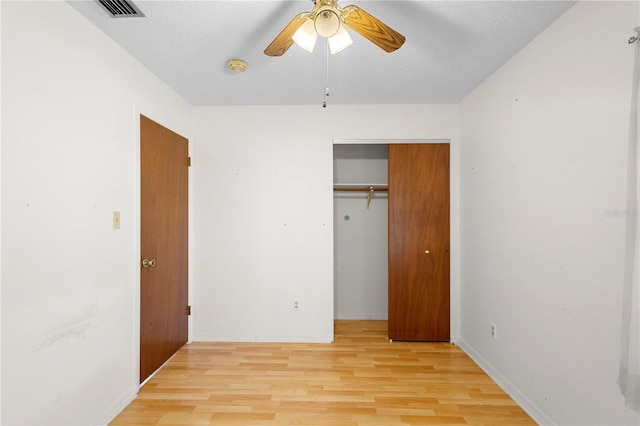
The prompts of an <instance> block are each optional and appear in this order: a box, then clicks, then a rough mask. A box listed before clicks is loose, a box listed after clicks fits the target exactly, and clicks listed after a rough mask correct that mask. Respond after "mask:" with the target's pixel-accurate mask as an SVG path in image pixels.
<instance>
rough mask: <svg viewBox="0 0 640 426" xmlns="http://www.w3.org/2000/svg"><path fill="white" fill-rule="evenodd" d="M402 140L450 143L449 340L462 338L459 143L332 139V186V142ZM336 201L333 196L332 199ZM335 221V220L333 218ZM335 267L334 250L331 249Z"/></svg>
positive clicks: (445, 140) (431, 140)
mask: <svg viewBox="0 0 640 426" xmlns="http://www.w3.org/2000/svg"><path fill="white" fill-rule="evenodd" d="M400 144H449V235H450V244H449V245H450V247H449V248H450V263H449V277H450V278H449V292H450V298H449V300H450V302H449V327H450V342H451V343H458V342H459V341H460V333H459V331H460V320H459V318H460V272H459V271H460V267H459V266H460V245H459V241H460V220H459V210H460V209H459V207H458V202H459V201H458V200H459V180H458V176H459V172H458V167H459V151H458V146H457V144H453V143H451V139H450V138H424V139H406V138H404V139H402V138H400V139H333V140H332V144H331V152H332V156H331V179H332V182H331V185H332V186H333V175H334V170H333V146H334V145H400ZM331 203H332V204H331V205H332V206H333V205H334V204H333V198H332V202H331ZM331 223H332V224H333V221H332V222H331ZM334 244H335V229H333V228H332V233H331V247H332V250H333V247H334ZM332 256H333V264H334V271H335V252H332ZM335 285H336V283H335V274H334V279H333V287H332V289H333V291H334V293H333V294H332V298H333V311H334V315H335V309H336V307H335Z"/></svg>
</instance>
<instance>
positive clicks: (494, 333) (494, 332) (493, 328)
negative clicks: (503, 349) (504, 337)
mask: <svg viewBox="0 0 640 426" xmlns="http://www.w3.org/2000/svg"><path fill="white" fill-rule="evenodd" d="M491 337H493V339H494V340H495V339H497V338H498V329H497V328H496V325H495V324H493V323H491Z"/></svg>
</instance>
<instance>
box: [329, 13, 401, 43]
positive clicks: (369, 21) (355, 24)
mask: <svg viewBox="0 0 640 426" xmlns="http://www.w3.org/2000/svg"><path fill="white" fill-rule="evenodd" d="M341 19H342V22H344V23H345V24H346V25H347V26H348V27H349V28H351V29H352V30H354V31H355V32H357V33H358V34H360V35H361V36H362V37H364V38H366V39H367V40H369V41H370V42H372V43H373V44H375V45H376V46H378V47H379V48H381V49H382V50H384V51H386V52H393V51H394V50H397V49H399V48H400V46H402V44H403V43H404V41H405V37H404V36H403V35H402V34H400V33H399V32H397V31H396V30H394V29H393V28H391V27H389V26H388V25H387V24H385V23H383V22H382V21H380V20H379V19H377V18H376V17H374V16H372V15H370V14H368V13H367V12H365V11H364V10H362V9H360V8H359V7H358V6H354V5H351V6H346V7H345V8H344V9H342V16H341Z"/></svg>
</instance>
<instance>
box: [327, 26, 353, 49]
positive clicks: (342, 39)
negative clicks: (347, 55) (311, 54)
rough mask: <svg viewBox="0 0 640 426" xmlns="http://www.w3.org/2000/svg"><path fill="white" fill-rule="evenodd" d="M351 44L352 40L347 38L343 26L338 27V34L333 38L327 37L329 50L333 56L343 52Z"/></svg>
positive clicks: (347, 35) (347, 34)
mask: <svg viewBox="0 0 640 426" xmlns="http://www.w3.org/2000/svg"><path fill="white" fill-rule="evenodd" d="M352 44H353V40H351V37H350V36H349V33H348V32H347V30H346V29H345V28H344V25H342V24H341V25H340V28H339V29H338V32H337V33H336V35H334V36H333V37H329V50H330V51H331V54H332V55H334V54H336V53H338V52H341V51H343V50H344V49H346V48H347V47H349V46H351V45H352Z"/></svg>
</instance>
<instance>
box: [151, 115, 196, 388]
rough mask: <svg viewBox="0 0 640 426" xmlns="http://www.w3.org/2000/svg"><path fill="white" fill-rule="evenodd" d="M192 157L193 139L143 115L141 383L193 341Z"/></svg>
mask: <svg viewBox="0 0 640 426" xmlns="http://www.w3.org/2000/svg"><path fill="white" fill-rule="evenodd" d="M188 152H189V151H188V141H187V139H185V138H183V137H182V136H180V135H178V134H176V133H174V132H172V131H171V130H169V129H167V128H165V127H163V126H161V125H159V124H158V123H155V122H153V121H152V120H150V119H148V118H146V117H144V116H140V194H141V195H140V210H141V211H140V216H141V226H140V233H141V235H140V239H141V241H140V255H141V256H140V259H141V262H140V383H142V382H143V381H144V380H145V379H146V378H147V377H149V376H150V375H151V374H152V373H153V372H154V371H156V370H157V369H158V368H159V367H160V366H161V365H162V364H164V362H165V361H166V360H168V359H169V358H170V357H171V355H173V354H174V353H175V352H176V351H177V350H178V349H179V348H180V347H181V346H182V345H184V344H185V343H186V341H187V337H188V323H187V303H188V299H187V288H188V287H187V278H188V263H187V251H188V246H187V243H188V240H187V232H188V207H187V205H188V163H187V157H188ZM143 259H147V260H148V261H149V262H147V265H146V266H143V264H144V263H145V262H143ZM152 261H155V262H152ZM150 263H151V264H150ZM153 263H155V264H153Z"/></svg>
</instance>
